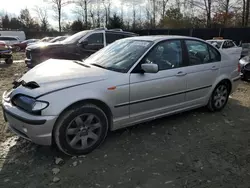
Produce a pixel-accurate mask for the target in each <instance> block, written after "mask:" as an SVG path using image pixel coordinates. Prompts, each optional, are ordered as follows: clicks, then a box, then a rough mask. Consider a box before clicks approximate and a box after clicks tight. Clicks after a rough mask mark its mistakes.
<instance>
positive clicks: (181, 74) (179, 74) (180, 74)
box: [176, 71, 187, 76]
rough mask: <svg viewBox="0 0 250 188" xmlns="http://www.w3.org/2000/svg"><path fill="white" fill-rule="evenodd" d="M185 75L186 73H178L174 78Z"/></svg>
mask: <svg viewBox="0 0 250 188" xmlns="http://www.w3.org/2000/svg"><path fill="white" fill-rule="evenodd" d="M186 74H187V73H185V72H182V71H180V72H178V73H177V74H176V76H185V75H186Z"/></svg>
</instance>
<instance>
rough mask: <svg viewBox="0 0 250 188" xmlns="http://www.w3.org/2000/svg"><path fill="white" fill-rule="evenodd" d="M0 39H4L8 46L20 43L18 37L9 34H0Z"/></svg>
mask: <svg viewBox="0 0 250 188" xmlns="http://www.w3.org/2000/svg"><path fill="white" fill-rule="evenodd" d="M0 41H4V42H5V43H6V44H7V45H8V46H12V45H13V44H17V43H20V42H21V41H20V39H19V38H18V37H11V36H6V37H5V36H0Z"/></svg>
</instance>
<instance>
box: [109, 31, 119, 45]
mask: <svg viewBox="0 0 250 188" xmlns="http://www.w3.org/2000/svg"><path fill="white" fill-rule="evenodd" d="M122 38H123V35H121V34H115V33H106V43H107V44H110V43H112V42H115V41H116V40H119V39H122Z"/></svg>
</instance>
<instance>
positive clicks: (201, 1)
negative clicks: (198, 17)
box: [189, 0, 215, 27]
mask: <svg viewBox="0 0 250 188" xmlns="http://www.w3.org/2000/svg"><path fill="white" fill-rule="evenodd" d="M214 2H215V1H214V0H191V1H190V2H189V3H191V6H192V7H196V8H198V9H201V10H203V11H205V13H206V18H207V27H211V15H212V5H213V4H214Z"/></svg>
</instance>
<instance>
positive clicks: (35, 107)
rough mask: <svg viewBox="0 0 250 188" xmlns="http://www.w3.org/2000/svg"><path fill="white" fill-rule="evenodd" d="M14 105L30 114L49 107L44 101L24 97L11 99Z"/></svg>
mask: <svg viewBox="0 0 250 188" xmlns="http://www.w3.org/2000/svg"><path fill="white" fill-rule="evenodd" d="M12 102H13V103H14V105H16V106H17V107H19V108H22V109H23V110H25V111H28V112H30V113H36V112H39V111H41V110H43V109H45V108H47V107H48V106H49V103H48V102H46V101H39V100H36V99H34V98H32V97H28V96H25V95H17V96H15V97H14V98H13V99H12Z"/></svg>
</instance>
